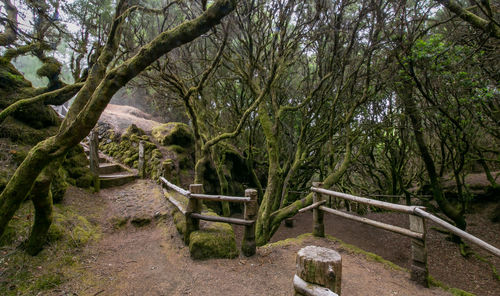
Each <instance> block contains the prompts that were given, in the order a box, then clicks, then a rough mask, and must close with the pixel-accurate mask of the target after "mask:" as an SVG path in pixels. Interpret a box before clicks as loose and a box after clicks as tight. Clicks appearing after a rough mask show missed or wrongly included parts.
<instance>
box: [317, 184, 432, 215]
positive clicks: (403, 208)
mask: <svg viewBox="0 0 500 296" xmlns="http://www.w3.org/2000/svg"><path fill="white" fill-rule="evenodd" d="M311 191H313V192H317V193H321V194H326V195H330V196H334V197H339V198H343V199H347V200H350V201H355V202H359V203H362V204H366V205H371V206H376V207H379V208H383V209H386V210H391V211H396V212H402V213H407V214H413V213H414V211H415V209H416V208H423V207H419V206H404V205H397V204H393V203H390V202H385V201H380V200H374V199H369V198H364V197H359V196H354V195H350V194H346V193H342V192H337V191H331V190H326V189H322V188H317V187H311Z"/></svg>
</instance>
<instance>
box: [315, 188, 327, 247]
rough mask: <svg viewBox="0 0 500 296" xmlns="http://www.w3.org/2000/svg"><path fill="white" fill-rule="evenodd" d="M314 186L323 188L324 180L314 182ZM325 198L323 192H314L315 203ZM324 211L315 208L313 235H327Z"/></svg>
mask: <svg viewBox="0 0 500 296" xmlns="http://www.w3.org/2000/svg"><path fill="white" fill-rule="evenodd" d="M313 187H317V188H323V183H322V182H313ZM321 200H323V196H322V194H321V193H317V192H314V193H313V203H315V202H319V201H321ZM323 216H324V213H323V211H322V210H320V209H319V208H318V207H316V208H314V209H313V235H314V236H319V237H324V236H325V224H324V222H323Z"/></svg>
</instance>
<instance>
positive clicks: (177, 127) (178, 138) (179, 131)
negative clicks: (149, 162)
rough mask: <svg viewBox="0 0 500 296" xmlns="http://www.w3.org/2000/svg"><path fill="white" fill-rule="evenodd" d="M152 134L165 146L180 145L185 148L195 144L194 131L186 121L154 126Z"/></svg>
mask: <svg viewBox="0 0 500 296" xmlns="http://www.w3.org/2000/svg"><path fill="white" fill-rule="evenodd" d="M152 134H153V137H154V138H155V140H156V141H158V142H159V143H160V144H161V145H163V146H169V145H178V146H181V147H184V148H190V147H193V145H194V136H193V132H192V131H191V128H189V126H188V125H187V124H185V123H181V122H169V123H165V124H162V125H159V126H156V127H154V128H153V130H152Z"/></svg>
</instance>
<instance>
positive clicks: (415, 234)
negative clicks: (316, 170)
mask: <svg viewBox="0 0 500 296" xmlns="http://www.w3.org/2000/svg"><path fill="white" fill-rule="evenodd" d="M311 191H312V192H313V194H314V195H313V204H311V205H310V206H308V207H305V208H303V209H301V210H299V213H302V212H305V211H307V210H313V234H314V235H315V236H320V237H323V236H325V226H324V222H323V215H324V213H325V212H326V213H330V214H334V215H337V216H341V217H343V218H346V219H350V220H354V221H358V222H361V223H365V224H368V225H372V226H375V227H378V228H381V229H384V230H388V231H392V232H395V233H398V234H401V235H404V236H408V237H410V238H411V239H412V242H411V252H412V255H411V259H412V264H411V270H410V273H411V278H412V279H413V280H415V281H417V282H419V283H421V284H423V285H424V286H428V282H427V281H428V269H427V251H426V248H425V244H426V228H425V219H428V220H431V221H433V222H435V223H437V224H438V225H440V226H441V227H443V228H445V229H446V230H448V231H450V232H451V233H453V234H455V235H457V236H459V237H461V238H463V239H465V240H468V241H470V242H472V243H474V244H476V245H478V246H479V247H481V248H483V249H485V250H487V251H489V252H491V253H492V254H494V255H496V256H499V257H500V250H499V249H498V248H496V247H494V246H492V245H490V244H488V243H486V242H485V241H483V240H481V239H479V238H477V237H475V236H473V235H471V234H469V233H467V232H465V231H463V230H460V229H458V228H457V227H455V226H453V225H451V224H449V223H447V222H446V221H444V220H442V219H440V218H438V217H436V216H434V215H432V214H429V213H427V212H426V211H425V208H424V207H420V206H405V205H399V204H393V203H389V202H384V201H379V200H374V199H369V198H364V197H359V196H354V195H350V194H346V193H342V192H336V191H331V190H326V189H323V188H322V183H319V182H315V183H313V187H311ZM323 195H328V196H331V197H336V198H341V199H345V200H350V201H354V202H358V203H361V204H366V205H370V206H375V207H379V208H383V209H387V210H391V211H396V212H400V213H404V214H408V215H409V220H410V228H409V229H406V228H402V227H399V226H395V225H390V224H386V223H382V222H379V221H375V220H371V219H368V218H364V217H360V216H356V215H352V214H348V213H346V212H342V211H339V210H335V209H332V208H328V207H325V206H324V205H323V204H325V203H326V200H324V199H323Z"/></svg>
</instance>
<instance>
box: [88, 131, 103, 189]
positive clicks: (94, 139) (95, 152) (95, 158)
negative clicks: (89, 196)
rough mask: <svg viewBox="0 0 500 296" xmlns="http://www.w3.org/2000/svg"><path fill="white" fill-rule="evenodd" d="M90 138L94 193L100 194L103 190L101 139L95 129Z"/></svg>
mask: <svg viewBox="0 0 500 296" xmlns="http://www.w3.org/2000/svg"><path fill="white" fill-rule="evenodd" d="M89 138H90V141H89V159H90V173H91V174H92V181H93V183H94V191H95V192H99V190H100V189H101V182H100V180H99V137H98V134H97V131H96V130H95V129H94V130H92V131H91V132H90V135H89Z"/></svg>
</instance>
